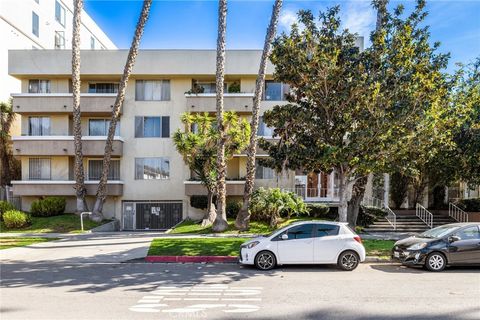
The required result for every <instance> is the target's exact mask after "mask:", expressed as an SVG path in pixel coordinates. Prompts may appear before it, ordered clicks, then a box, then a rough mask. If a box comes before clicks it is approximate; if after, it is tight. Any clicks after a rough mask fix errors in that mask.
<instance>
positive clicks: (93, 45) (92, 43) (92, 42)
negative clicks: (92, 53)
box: [90, 36, 95, 50]
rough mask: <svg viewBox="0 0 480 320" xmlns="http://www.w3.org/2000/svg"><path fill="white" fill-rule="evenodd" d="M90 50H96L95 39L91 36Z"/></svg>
mask: <svg viewBox="0 0 480 320" xmlns="http://www.w3.org/2000/svg"><path fill="white" fill-rule="evenodd" d="M90 49H92V50H93V49H95V38H94V37H92V36H90Z"/></svg>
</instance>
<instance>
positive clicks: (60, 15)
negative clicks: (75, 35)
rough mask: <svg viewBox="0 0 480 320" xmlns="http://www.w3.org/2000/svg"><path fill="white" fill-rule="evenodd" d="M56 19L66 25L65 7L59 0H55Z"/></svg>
mask: <svg viewBox="0 0 480 320" xmlns="http://www.w3.org/2000/svg"><path fill="white" fill-rule="evenodd" d="M55 20H57V21H58V23H60V24H61V25H62V26H63V27H65V8H64V7H63V6H62V5H61V4H60V2H58V1H55Z"/></svg>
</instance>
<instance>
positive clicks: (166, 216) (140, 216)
mask: <svg viewBox="0 0 480 320" xmlns="http://www.w3.org/2000/svg"><path fill="white" fill-rule="evenodd" d="M135 205H136V208H135V229H137V230H162V229H169V228H171V227H173V226H174V225H176V224H177V223H179V222H180V221H182V203H181V202H137V203H136V204H135Z"/></svg>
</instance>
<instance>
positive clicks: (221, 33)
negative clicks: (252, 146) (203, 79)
mask: <svg viewBox="0 0 480 320" xmlns="http://www.w3.org/2000/svg"><path fill="white" fill-rule="evenodd" d="M226 30H227V0H219V2H218V37H217V66H216V67H217V72H216V96H217V127H218V131H219V138H218V149H217V216H216V218H215V221H214V222H213V225H212V230H213V231H214V232H222V231H225V230H226V229H227V228H228V223H227V213H226V185H225V178H226V173H227V170H226V162H225V139H226V137H225V128H224V123H223V85H224V83H225V35H226Z"/></svg>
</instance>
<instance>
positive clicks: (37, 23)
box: [32, 11, 40, 37]
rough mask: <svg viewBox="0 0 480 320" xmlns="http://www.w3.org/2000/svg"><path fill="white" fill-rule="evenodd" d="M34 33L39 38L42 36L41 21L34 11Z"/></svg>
mask: <svg viewBox="0 0 480 320" xmlns="http://www.w3.org/2000/svg"><path fill="white" fill-rule="evenodd" d="M32 33H33V34H34V35H36V36H37V37H38V36H39V35H40V20H39V18H38V15H37V14H36V13H35V12H33V11H32Z"/></svg>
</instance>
